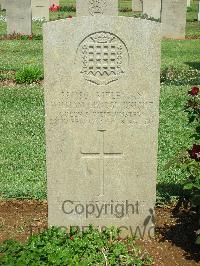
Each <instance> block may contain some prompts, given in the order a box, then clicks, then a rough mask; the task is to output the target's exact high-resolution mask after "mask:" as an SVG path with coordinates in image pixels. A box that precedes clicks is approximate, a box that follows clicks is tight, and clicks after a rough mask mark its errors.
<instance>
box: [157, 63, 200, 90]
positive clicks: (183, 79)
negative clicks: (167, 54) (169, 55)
mask: <svg viewBox="0 0 200 266" xmlns="http://www.w3.org/2000/svg"><path fill="white" fill-rule="evenodd" d="M160 80H161V83H164V84H168V85H169V84H172V85H187V84H189V85H193V84H200V70H198V69H193V68H189V69H184V68H176V67H173V66H170V67H165V68H163V69H162V71H161V77H160Z"/></svg>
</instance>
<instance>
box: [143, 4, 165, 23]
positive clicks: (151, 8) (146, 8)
mask: <svg viewBox="0 0 200 266" xmlns="http://www.w3.org/2000/svg"><path fill="white" fill-rule="evenodd" d="M160 12H161V0H143V14H147V15H148V17H149V18H155V19H160Z"/></svg>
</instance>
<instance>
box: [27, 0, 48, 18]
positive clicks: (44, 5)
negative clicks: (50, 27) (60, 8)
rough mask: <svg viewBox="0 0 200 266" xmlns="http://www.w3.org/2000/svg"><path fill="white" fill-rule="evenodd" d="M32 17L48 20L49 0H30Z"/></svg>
mask: <svg viewBox="0 0 200 266" xmlns="http://www.w3.org/2000/svg"><path fill="white" fill-rule="evenodd" d="M31 7H32V17H33V18H45V19H46V20H47V21H48V20H49V0H31Z"/></svg>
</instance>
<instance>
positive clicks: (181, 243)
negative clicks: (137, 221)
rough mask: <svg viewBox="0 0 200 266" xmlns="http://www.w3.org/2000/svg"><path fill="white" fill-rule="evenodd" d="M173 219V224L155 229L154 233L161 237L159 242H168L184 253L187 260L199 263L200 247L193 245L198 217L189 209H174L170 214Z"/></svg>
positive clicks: (197, 226) (197, 227)
mask: <svg viewBox="0 0 200 266" xmlns="http://www.w3.org/2000/svg"><path fill="white" fill-rule="evenodd" d="M171 215H172V217H173V218H175V220H176V222H175V223H174V224H170V223H169V224H165V226H164V227H159V226H158V227H157V228H156V231H157V232H158V233H159V234H161V235H162V238H161V239H160V242H163V241H166V240H167V241H170V242H171V243H172V244H173V245H175V246H177V247H180V248H181V249H182V250H183V251H184V253H185V254H184V256H185V258H186V259H187V260H194V261H196V262H200V245H197V244H195V240H196V234H195V232H196V231H197V230H198V229H199V216H198V215H197V214H196V213H195V212H194V211H192V210H191V209H184V208H182V209H181V208H179V210H178V208H174V209H173V210H172V213H171Z"/></svg>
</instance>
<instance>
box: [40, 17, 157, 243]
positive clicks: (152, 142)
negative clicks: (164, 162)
mask: <svg viewBox="0 0 200 266" xmlns="http://www.w3.org/2000/svg"><path fill="white" fill-rule="evenodd" d="M141 51H142V52H141ZM44 68H45V114H46V115H45V116H46V126H45V127H46V148H47V178H48V224H49V226H53V225H55V226H64V227H67V228H69V227H70V226H79V227H80V228H84V227H85V226H88V225H89V224H93V225H95V226H99V227H104V226H111V225H114V226H117V227H119V228H121V229H122V235H125V236H126V235H137V236H139V237H141V238H142V237H150V236H152V235H154V206H155V201H156V176H157V142H158V122H159V91H160V24H159V23H156V22H152V21H148V20H141V19H133V18H125V17H110V16H105V17H103V16H102V17H101V19H99V17H97V16H95V17H92V16H88V17H79V18H73V19H70V20H59V21H55V22H49V23H47V24H45V26H44Z"/></svg>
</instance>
